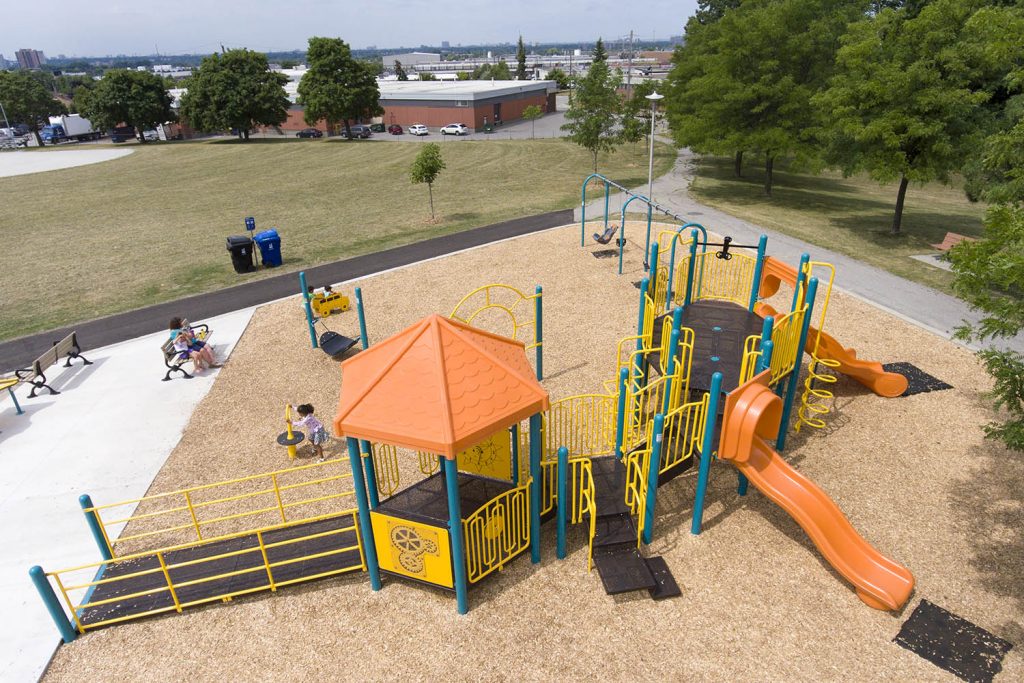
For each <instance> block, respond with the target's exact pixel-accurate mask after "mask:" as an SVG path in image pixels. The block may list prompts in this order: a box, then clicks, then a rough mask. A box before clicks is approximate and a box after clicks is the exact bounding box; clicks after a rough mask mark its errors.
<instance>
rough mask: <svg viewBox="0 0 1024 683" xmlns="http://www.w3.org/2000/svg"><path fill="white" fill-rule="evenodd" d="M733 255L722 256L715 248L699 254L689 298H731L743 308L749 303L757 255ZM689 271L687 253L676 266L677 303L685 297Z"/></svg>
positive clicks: (674, 292) (674, 293)
mask: <svg viewBox="0 0 1024 683" xmlns="http://www.w3.org/2000/svg"><path fill="white" fill-rule="evenodd" d="M730 256H731V257H732V258H730V259H720V258H718V257H717V255H716V252H712V251H709V252H707V253H704V254H697V255H696V261H695V262H694V268H693V270H694V278H693V290H692V291H691V292H690V301H701V300H703V299H711V300H716V301H731V302H732V303H734V304H738V305H740V306H743V307H744V308H746V307H747V306H748V305H749V303H750V291H751V287H752V286H753V281H754V272H755V270H756V268H757V258H756V257H754V256H748V255H747V254H743V253H739V252H735V253H731V254H730ZM689 272H690V255H689V254H687V255H686V256H685V257H684V258H683V259H682V260H681V261H680V262H679V264H678V265H677V266H676V269H675V283H674V284H673V287H672V292H673V302H674V303H676V304H682V303H683V302H684V301H685V299H686V294H687V289H688V287H687V285H688V277H689Z"/></svg>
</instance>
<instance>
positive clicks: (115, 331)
mask: <svg viewBox="0 0 1024 683" xmlns="http://www.w3.org/2000/svg"><path fill="white" fill-rule="evenodd" d="M572 222H573V210H572V209H564V210H562V211H552V212H550V213H544V214H540V215H537V216H525V217H523V218H515V219H513V220H510V221H504V222H502V223H495V224H493V225H487V226H484V227H481V228H474V229H472V230H465V231H463V232H457V233H453V234H451V235H442V236H440V237H434V238H431V239H428V240H423V241H422V242H414V243H412V244H406V245H404V246H401V247H395V248H394V249H385V250H384V251H379V252H377V253H374V254H364V255H362V256H356V257H353V258H350V259H345V260H344V261H335V262H334V263H327V264H324V265H321V266H315V267H311V268H306V269H305V270H306V279H307V281H308V282H309V284H311V285H314V286H319V285H322V284H328V283H333V282H342V281H345V280H351V279H353V278H358V277H363V276H365V275H370V274H372V273H377V272H380V271H382V270H388V269H390V268H398V267H400V266H407V265H409V264H410V263H416V262H418V261H423V260H426V259H430V258H434V257H437V256H443V255H445V254H450V253H452V252H455V251H461V250H463V249H469V248H471V247H478V246H481V245H484V244H489V243H491V242H497V241H499V240H503V239H508V238H510V237H518V236H520V235H528V234H530V233H533V232H539V231H541V230H547V229H548V228H554V227H557V226H559V225H566V224H568V223H572ZM218 239H220V240H221V241H220V242H218V243H217V244H218V248H219V249H220V250H221V251H220V253H221V254H223V258H224V259H225V260H224V263H225V266H226V265H227V263H228V260H227V259H228V256H229V255H228V253H227V252H225V251H224V246H223V245H224V241H223V239H222V238H218ZM278 270H281V271H284V272H283V273H282V274H280V275H275V276H273V277H265V278H262V279H255V278H257V277H259V275H258V274H248V275H239V276H238V279H239V281H240V282H243V283H244V284H239V285H237V286H234V287H226V288H224V289H219V290H217V291H214V292H207V293H205V294H196V295H195V296H189V297H185V298H183V299H176V300H174V301H168V302H165V303H162V304H156V305H154V306H147V307H145V308H139V309H136V310H134V311H127V312H125V313H118V314H117V315H112V316H108V317H105V318H97V319H94V320H87V321H82V322H78V323H76V324H74V325H69V326H67V327H61V328H58V329H55V330H49V331H47V332H39V333H36V334H31V335H28V336H25V337H18V338H17V339H12V340H10V341H7V342H4V343H2V344H0V371H12V370H15V369H18V368H23V367H26V366H27V365H28V364H29V363H31V362H32V361H33V360H34V359H35V358H36V357H38V356H39V354H40V353H42V352H43V351H45V350H46V349H47V348H49V347H50V346H51V344H52V342H53V341H54V340H58V339H63V338H64V337H66V336H67V335H69V334H71V332H72V331H77V332H78V338H79V339H80V340H81V343H82V345H83V347H82V348H83V349H84V351H85V352H86V353H88V351H89V349H95V348H97V347H100V346H106V345H108V344H114V343H117V342H122V341H126V340H128V339H134V338H136V337H141V336H142V335H145V334H151V333H153V332H159V331H160V330H166V329H167V321H168V320H170V319H171V317H172V316H175V315H185V316H188V319H189V320H192V321H195V322H200V321H202V320H204V319H206V318H210V317H212V316H215V315H222V314H224V313H230V312H231V311H237V310H239V309H242V308H247V307H249V306H256V305H259V304H263V303H266V302H268V301H274V300H275V299H280V298H282V297H286V296H289V295H291V294H298V293H299V279H298V277H297V275H296V269H293V267H292V266H290V265H289V264H288V257H287V252H285V265H284V266H283V267H282V268H279V269H278ZM261 272H265V271H261ZM246 280H249V281H248V282H246ZM40 305H44V304H40ZM366 314H367V315H366V317H367V324H368V325H369V327H370V335H371V339H372V335H373V329H374V328H373V302H372V301H367V302H366Z"/></svg>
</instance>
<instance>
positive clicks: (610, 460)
mask: <svg viewBox="0 0 1024 683" xmlns="http://www.w3.org/2000/svg"><path fill="white" fill-rule="evenodd" d="M590 462H591V474H593V476H594V498H595V501H594V504H595V507H596V508H597V514H598V516H602V515H617V514H620V513H623V512H629V508H628V507H626V468H625V466H623V464H622V463H621V462H619V460H618V458H616V457H615V456H614V455H608V456H603V457H600V458H592V459H591V461H590ZM633 540H634V541H635V540H636V538H635V537H634V539H633Z"/></svg>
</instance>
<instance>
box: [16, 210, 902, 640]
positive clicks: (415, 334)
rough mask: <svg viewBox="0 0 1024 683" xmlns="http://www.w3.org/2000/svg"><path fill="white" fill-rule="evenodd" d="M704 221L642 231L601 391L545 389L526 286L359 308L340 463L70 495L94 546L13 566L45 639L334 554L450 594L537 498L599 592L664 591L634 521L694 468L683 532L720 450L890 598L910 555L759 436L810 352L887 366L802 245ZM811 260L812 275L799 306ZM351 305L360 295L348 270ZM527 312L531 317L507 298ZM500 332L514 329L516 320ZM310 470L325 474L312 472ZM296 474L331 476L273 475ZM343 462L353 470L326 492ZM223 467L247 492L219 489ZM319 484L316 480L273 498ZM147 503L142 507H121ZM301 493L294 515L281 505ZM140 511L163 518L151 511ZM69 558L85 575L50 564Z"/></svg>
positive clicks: (460, 595) (782, 422) (698, 516)
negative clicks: (787, 255)
mask: <svg viewBox="0 0 1024 683" xmlns="http://www.w3.org/2000/svg"><path fill="white" fill-rule="evenodd" d="M686 229H689V230H690V232H689V235H688V236H689V240H686V239H685V236H684V232H685V230H686ZM707 234H708V233H707V231H706V230H705V229H704V228H703V227H702V226H697V225H692V224H687V225H683V226H682V227H680V228H678V229H675V230H668V231H663V232H662V233H660V234H659V235H658V236H657V239H656V240H655V241H654V242H653V243H652V245H651V250H650V253H649V257H648V264H649V267H650V277H649V278H645V279H644V280H643V281H642V282H641V284H640V297H639V298H640V301H639V307H638V315H637V327H636V334H635V335H631V336H629V337H626V338H624V339H623V340H622V341H621V342H620V343H619V345H618V349H617V353H616V357H615V364H614V367H609V371H610V373H611V371H613V372H614V379H612V380H610V381H609V382H608V383H607V384H606V391H605V392H604V393H593V394H584V395H578V396H570V397H567V398H563V399H561V400H557V401H551V400H550V399H549V397H548V394H547V392H546V390H545V389H544V388H543V386H542V385H541V384H540V378H542V377H543V369H542V355H541V354H542V349H543V342H542V301H541V288H540V287H537V289H536V292H535V294H534V295H533V296H527V295H524V294H523V293H522V292H520V291H519V290H516V289H514V288H512V287H509V286H507V285H487V286H485V287H481V288H479V289H477V290H474V291H473V292H471V293H470V294H469V295H467V296H466V297H465V298H464V299H463V300H462V301H460V303H459V304H458V305H457V306H456V307H455V309H454V310H453V311H452V314H451V317H450V318H443V317H440V316H437V315H434V316H429V317H427V318H425V319H423V320H421V321H419V322H417V323H415V324H413V325H412V326H410V327H408V328H406V329H405V330H403V331H401V332H399V333H397V334H395V335H393V336H392V337H389V338H388V339H385V340H383V341H381V342H380V343H378V344H376V345H375V346H373V347H372V348H371V347H369V345H368V344H367V342H366V338H365V323H364V322H363V318H362V315H360V323H361V324H360V331H361V337H363V342H364V351H363V352H362V353H360V354H358V355H356V356H354V357H352V358H350V359H348V360H346V361H345V362H344V363H343V368H344V374H345V382H344V384H343V386H342V391H341V397H340V401H339V406H338V414H337V417H336V419H335V421H334V428H335V433H336V434H337V435H339V436H342V437H344V438H345V439H346V444H347V450H348V456H349V457H348V465H349V467H348V469H347V470H346V469H345V468H343V467H341V464H342V463H343V461H342V460H337V459H336V460H330V461H328V462H325V463H321V464H318V465H304V466H301V467H298V468H291V469H288V470H280V471H277V472H272V473H268V474H266V475H258V476H256V477H249V478H245V479H243V480H233V481H231V482H223V483H221V484H214V485H209V486H207V487H196V488H194V489H186V490H183V491H178V492H173V493H171V494H162V495H158V496H151V497H148V498H146V499H140V500H137V501H128V502H127V503H126V505H133V504H139V505H140V511H139V512H137V513H136V514H134V515H129V516H127V517H118V518H117V519H115V520H113V521H107V519H106V517H107V514H108V513H107V510H108V509H110V508H113V507H116V505H120V504H116V505H114V506H102V507H96V506H94V505H92V503H91V501H89V500H87V499H85V500H83V501H82V505H83V509H84V510H85V514H86V519H87V521H88V523H89V525H90V528H91V529H92V532H93V535H94V537H95V538H96V541H97V545H98V547H99V549H100V552H101V555H102V556H103V558H104V560H103V561H102V562H100V563H94V564H90V565H84V566H82V567H76V568H73V569H70V570H60V571H56V572H49V573H44V572H43V571H42V570H41V569H40V568H38V567H36V568H33V570H32V576H33V580H34V581H36V585H37V588H38V589H39V591H40V594H41V595H42V596H43V599H44V602H46V604H47V606H48V607H49V609H50V611H51V614H52V615H53V616H54V619H55V621H56V622H57V623H58V627H59V628H60V630H61V632H62V635H63V636H64V639H65V640H70V639H73V638H74V637H75V635H76V634H77V633H84V632H86V631H87V630H91V629H93V628H99V627H101V626H105V625H111V624H115V623H119V622H121V621H126V620H129V619H135V618H139V617H143V616H148V615H151V614H156V613H160V612H167V611H182V610H183V609H184V608H186V607H189V606H191V605H194V604H201V603H206V602H211V601H217V600H229V599H231V598H232V597H234V596H235V595H241V594H245V593H249V592H257V591H263V590H276V589H277V587H280V586H283V585H287V584H288V583H294V582H298V581H305V580H311V579H314V578H319V577H321V576H329V575H334V574H338V573H344V572H349V571H366V572H367V573H368V574H369V577H370V583H371V587H372V588H373V589H374V590H379V589H380V588H381V577H382V575H384V574H387V575H391V576H395V577H402V578H405V579H411V580H414V581H417V582H420V583H425V584H429V585H432V586H435V587H439V588H442V589H445V590H451V591H453V592H454V593H455V595H456V603H457V607H458V610H459V612H460V613H464V612H466V611H467V610H468V593H469V587H470V586H471V585H472V584H474V583H477V582H479V581H481V580H483V579H485V578H486V577H487V576H490V575H493V574H495V573H496V572H497V571H498V570H500V569H501V568H503V567H504V566H506V565H508V563H510V562H512V561H513V560H514V559H515V558H516V557H518V556H519V555H520V554H524V553H525V552H526V550H527V549H529V550H530V551H531V552H530V554H531V559H532V561H533V562H534V563H537V562H539V561H540V559H541V558H540V538H541V536H540V534H541V526H542V522H543V521H545V520H548V519H551V518H553V519H554V520H555V528H556V548H557V555H558V557H559V558H564V557H566V556H567V548H566V545H567V528H568V526H569V525H570V524H581V523H587V524H588V528H587V532H586V536H587V538H588V541H587V543H588V552H587V555H588V560H587V564H588V569H590V568H591V567H592V566H596V567H597V569H598V572H599V575H600V577H601V580H602V583H603V585H604V588H605V590H606V591H607V592H608V593H612V594H614V593H621V592H626V591H630V590H640V589H646V590H648V591H650V593H651V596H652V597H654V598H656V599H658V598H662V597H669V596H671V595H677V594H678V593H679V591H678V587H676V586H675V582H674V580H673V579H672V577H671V572H670V571H669V569H668V567H667V565H666V564H665V562H664V560H662V559H661V558H656V557H645V556H644V553H643V547H644V545H645V544H650V543H651V542H652V540H653V538H654V532H655V522H656V517H657V515H656V512H657V494H658V489H659V487H660V486H662V485H666V484H668V483H670V482H671V481H672V480H673V479H674V478H675V477H678V476H680V475H682V474H684V473H686V472H687V471H689V470H696V487H695V489H696V493H695V497H694V503H693V514H692V520H691V532H692V533H694V534H698V533H700V531H701V524H702V516H703V510H704V507H705V497H706V495H707V483H708V478H709V476H710V468H711V465H712V462H713V460H714V459H716V457H717V459H721V460H725V461H728V462H730V463H732V464H733V465H734V466H735V467H736V468H737V472H738V476H739V485H738V492H739V494H740V495H744V494H745V493H746V491H747V486H748V484H749V483H754V485H755V487H757V488H758V489H760V490H761V491H763V492H764V493H765V494H766V495H767V496H768V497H769V498H770V499H772V500H773V501H775V502H776V503H778V504H779V505H780V506H781V507H783V508H784V509H785V510H786V511H787V512H788V513H789V514H791V515H792V516H793V518H794V519H795V520H796V521H797V523H798V524H799V525H800V526H801V527H802V528H804V529H805V531H807V533H808V535H809V536H810V538H811V539H812V541H813V542H814V543H815V545H816V546H817V547H818V548H819V550H820V551H821V553H822V555H823V556H824V557H825V559H826V560H828V561H829V562H830V563H831V564H832V565H833V566H834V567H836V569H837V571H838V572H839V573H840V574H841V575H842V576H843V577H844V578H846V579H847V580H848V581H850V582H851V583H852V584H853V585H854V587H855V590H856V592H857V595H858V597H860V599H861V600H862V601H864V602H865V603H866V604H868V605H870V606H871V607H874V608H877V609H899V608H900V607H901V606H902V605H903V604H905V602H906V600H907V599H908V598H909V595H910V592H911V591H912V589H913V577H912V576H911V575H910V573H909V572H908V571H907V570H906V569H904V568H903V567H900V566H899V565H897V564H896V563H894V562H892V561H891V560H888V559H887V558H885V557H884V556H882V555H881V554H879V553H878V552H877V551H876V550H875V549H874V548H872V547H871V546H870V545H869V544H868V543H867V542H866V541H864V539H862V538H861V537H860V536H859V535H857V533H856V531H854V529H853V528H852V526H850V524H849V522H848V521H847V520H846V518H845V517H844V516H843V515H842V513H841V511H839V509H838V507H836V506H835V504H834V503H832V501H831V500H830V499H829V498H828V497H827V496H826V495H825V494H824V493H823V492H822V491H821V490H820V489H819V488H817V487H816V486H815V485H814V484H813V483H811V482H810V481H809V480H807V479H806V478H803V477H802V476H801V475H799V473H797V472H796V471H795V470H793V469H792V468H791V467H790V466H789V465H788V464H786V463H785V461H783V460H782V459H781V457H780V456H779V452H781V451H783V449H784V446H785V439H786V434H787V432H788V426H789V422H790V419H791V417H792V411H793V409H794V406H795V401H796V397H797V395H798V394H799V393H800V390H799V386H800V385H799V382H798V380H799V370H800V367H801V359H802V356H803V353H804V352H805V351H806V352H807V353H809V354H811V357H812V364H813V363H814V362H815V360H816V359H817V360H820V359H829V360H833V361H837V362H838V363H839V364H838V365H836V366H834V367H835V369H837V370H838V371H840V372H844V371H845V370H844V368H847V369H849V370H850V371H851V376H854V377H855V378H856V379H858V381H861V382H863V383H865V385H866V386H870V387H876V388H877V390H876V393H880V394H881V395H888V394H892V392H893V391H894V387H893V386H891V384H892V381H891V380H893V378H887V377H885V375H886V374H893V373H885V372H884V370H882V369H881V367H880V366H877V367H875V366H876V365H877V364H871V363H868V362H865V361H860V360H859V359H856V356H855V353H854V352H853V351H852V350H847V349H844V348H843V347H842V346H841V345H840V344H838V342H835V340H834V339H832V338H831V337H829V336H828V335H827V334H825V333H824V332H822V331H821V330H822V329H823V327H824V321H825V312H826V309H827V302H828V292H830V291H831V282H832V279H833V277H834V270H833V269H830V267H828V268H826V266H827V264H817V263H813V262H811V261H810V259H809V257H806V256H805V257H804V258H803V259H802V260H801V263H800V265H799V266H798V267H796V268H790V267H788V266H787V265H786V264H782V263H780V262H778V261H776V260H774V259H772V258H771V257H768V256H767V255H766V253H765V252H766V248H767V240H766V239H765V238H764V237H762V238H761V240H760V241H759V243H758V245H756V251H754V252H751V251H749V250H748V249H745V248H742V247H740V246H737V245H733V244H732V243H731V240H729V239H727V238H726V239H723V241H722V242H721V243H710V242H709V241H708V238H707ZM680 248H681V249H680ZM709 248H712V250H709ZM715 248H718V249H717V250H714V249H715ZM677 257H678V262H677ZM814 269H820V270H824V271H826V272H828V273H829V278H828V287H827V289H826V290H825V292H826V294H825V296H824V298H823V302H824V303H823V304H822V306H821V308H820V309H819V310H817V311H816V309H815V308H814V306H815V302H816V299H818V289H819V279H818V277H816V276H814ZM302 279H304V278H302ZM782 283H787V284H789V285H790V286H792V287H793V297H792V303H791V306H790V311H789V312H788V313H779V312H776V311H775V310H774V309H772V308H771V307H769V306H768V305H767V304H765V303H764V302H762V301H760V299H761V298H764V297H767V296H771V295H773V294H776V293H777V292H778V290H779V287H780V285H781V284H782ZM302 284H303V288H302V289H303V292H305V291H306V290H305V286H304V285H305V283H304V282H303V283H302ZM503 297H507V298H503ZM481 299H482V304H481ZM531 299H532V300H533V306H532V307H531V306H530V305H529V302H530V300H531ZM356 301H357V308H358V310H360V312H361V311H362V301H361V294H360V292H359V290H358V289H357V290H356ZM530 308H532V309H533V313H534V316H533V320H532V325H531V321H528V320H525V319H524V316H523V315H522V313H521V311H524V310H529V309H530ZM517 313H518V314H519V318H518V319H517ZM816 313H817V315H816V316H815V314H816ZM492 314H493V317H490V316H492ZM307 315H309V306H308V300H307ZM310 317H311V316H310ZM503 318H504V319H505V320H507V321H510V324H511V331H512V335H508V328H507V327H506V328H505V329H503V330H501V331H500V333H495V332H489V331H484V330H482V329H479V328H478V327H477V325H481V324H484V323H485V322H487V321H488V320H490V321H492V322H493V321H495V320H498V321H500V320H502V319H503ZM307 320H308V319H307ZM812 322H816V323H817V327H816V328H815V327H814V325H812ZM505 324H506V325H508V324H509V323H508V322H506V323H505ZM310 329H311V337H313V331H312V326H311V328H310ZM531 331H532V333H533V334H532V335H529V332H531ZM520 332H523V333H524V334H523V336H526V337H527V339H520V340H517V339H515V337H517V336H518V335H519V334H520ZM314 341H315V338H314ZM531 347H532V348H533V349H534V351H535V367H533V368H531V366H530V360H529V359H528V357H527V355H526V352H527V350H528V349H529V348H531ZM834 347H838V349H842V352H841V353H840V352H839V351H837V350H836V349H835V348H834ZM837 356H841V357H840V358H837ZM897 377H900V378H901V379H904V383H905V378H902V377H901V376H899V375H897ZM808 385H810V386H815V385H813V384H812V383H811V382H809V383H808ZM806 386H807V385H805V392H804V398H802V399H801V402H800V404H799V405H800V406H804V405H808V404H809V405H816V404H815V403H813V400H814V399H807V400H806V401H805V399H806V397H807V393H806ZM904 387H905V384H904ZM882 391H885V392H886V394H882V393H881V392H882ZM900 393H902V392H900ZM894 395H898V394H894ZM815 398H818V397H817V395H815ZM399 415H400V416H401V417H400V418H399V417H396V416H399ZM808 415H809V416H811V417H815V419H821V418H822V415H823V413H821V412H817V411H814V412H811V413H808ZM799 417H800V416H799V410H798V418H799ZM808 424H810V423H809V422H808ZM812 426H815V425H812ZM773 439H774V441H775V444H774V447H771V446H769V445H768V443H767V442H768V441H769V440H773ZM720 440H721V443H719V441H720ZM524 456H525V457H524ZM400 457H415V458H416V461H417V463H418V466H419V470H420V472H421V473H422V474H423V475H424V479H422V480H420V481H418V482H414V483H412V484H411V485H408V486H405V487H404V488H403V487H402V483H401V482H400V480H399V470H400V468H399V466H398V459H399V458H400ZM326 466H330V467H332V468H338V470H339V471H340V473H334V471H333V470H318V469H313V468H319V467H326ZM300 472H304V473H306V474H307V475H310V474H311V473H314V472H317V473H319V472H332V473H331V474H330V475H329V476H317V477H316V478H314V479H313V480H312V481H309V482H308V483H307V482H305V481H303V482H301V483H293V482H290V481H289V482H287V483H285V480H287V479H288V478H290V477H293V476H296V475H297V474H299V473H300ZM299 476H302V475H299ZM242 482H245V483H244V484H242ZM347 482H351V484H350V487H351V488H350V489H349V488H348V486H346V487H345V488H346V490H345V491H343V492H339V485H340V483H347ZM240 484H242V485H243V486H245V487H247V488H246V490H245V491H244V492H237V491H235V490H233V489H231V487H232V486H238V485H240ZM319 485H326V486H328V489H327V491H328V493H322V492H320V491H317V492H318V493H322V495H319V496H317V495H314V496H313V497H312V498H309V499H301V500H292V499H290V498H289V496H292V495H295V493H296V492H298V491H302V490H305V489H306V487H312V486H319ZM207 496H212V497H210V498H208V497H207ZM240 500H244V501H252V506H251V507H252V509H251V510H247V511H243V512H234V513H232V514H230V515H227V514H221V515H219V516H208V515H209V514H210V513H211V512H212V510H213V509H215V508H216V506H217V505H220V504H224V503H230V502H236V501H240ZM353 501H354V506H353ZM165 503H166V504H167V505H168V506H169V507H164V504H165ZM148 505H154V506H156V505H159V506H160V508H159V509H154V510H150V509H148V508H146V507H141V506H148ZM304 506H309V510H308V511H307V512H306V513H305V514H303V515H293V514H292V513H291V511H292V510H293V509H295V508H299V509H302V510H306V507H304ZM172 515H177V517H173V519H172ZM161 520H166V526H157V527H156V528H150V526H151V525H157V524H158V521H161ZM224 524H227V525H228V527H229V528H228V529H226V530H222V529H221V527H220V525H224ZM126 525H128V526H126ZM135 525H141V526H142V528H143V529H144V530H141V531H137V530H136V528H135ZM126 531H129V532H130V533H128V535H125V532H126ZM118 533H120V534H121V535H120V536H118V535H117V534H118ZM186 534H188V537H185V535H186ZM323 539H329V540H330V541H331V544H329V545H325V544H326V543H327V541H326V540H323ZM138 544H143V545H142V546H141V547H139V546H138ZM126 545H127V546H128V547H129V548H130V550H126V551H125V552H124V553H122V552H121V550H120V548H121V547H123V546H126ZM219 562H220V564H218V563H219ZM307 567H308V569H306V568H307ZM82 572H85V573H86V574H89V573H92V574H94V575H95V576H94V577H93V578H92V579H91V580H88V577H87V579H86V580H70V575H73V574H75V573H78V574H81V573H82ZM282 577H283V578H282ZM54 585H56V587H57V591H54ZM76 592H77V594H78V595H79V596H80V597H74V598H73V597H72V595H73V594H75V593H76ZM58 593H59V594H60V596H61V597H63V599H64V601H65V604H66V610H67V611H65V608H64V607H62V606H61V603H60V599H59V598H58V597H57V594H58ZM69 614H70V617H69V616H68V615H69Z"/></svg>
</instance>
